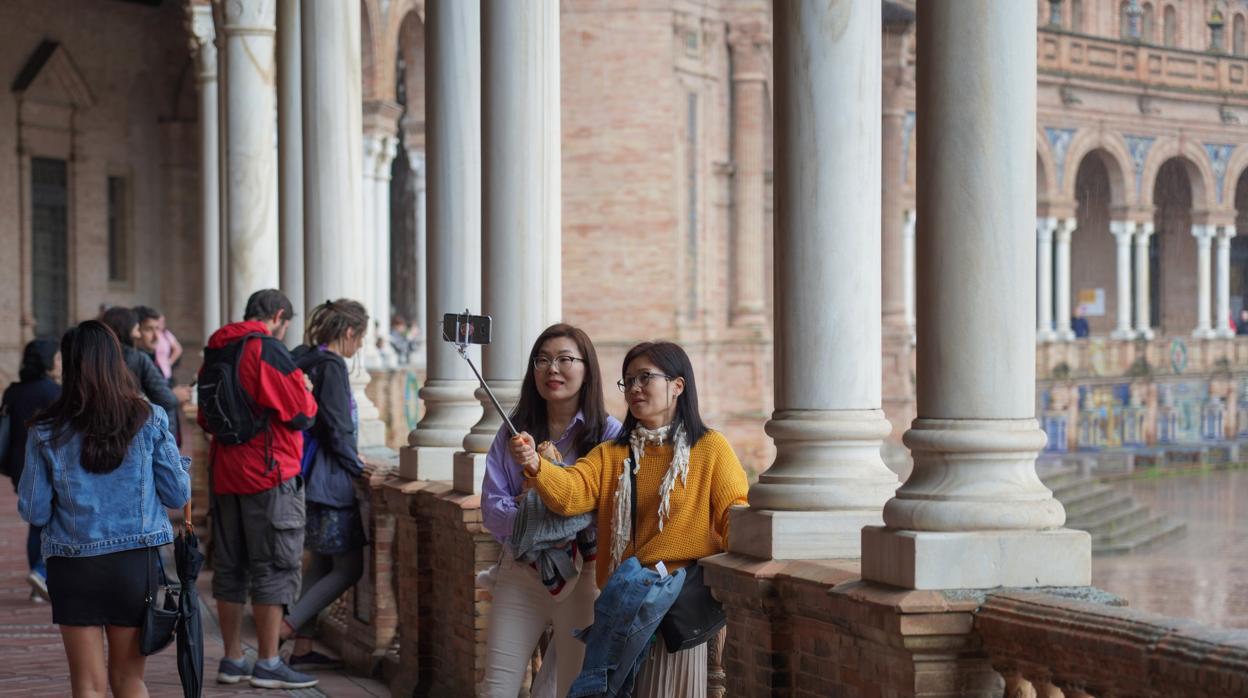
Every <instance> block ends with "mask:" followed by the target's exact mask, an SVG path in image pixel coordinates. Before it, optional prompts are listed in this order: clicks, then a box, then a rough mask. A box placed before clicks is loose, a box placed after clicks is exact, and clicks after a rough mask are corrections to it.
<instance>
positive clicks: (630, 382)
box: [615, 371, 672, 393]
mask: <svg viewBox="0 0 1248 698" xmlns="http://www.w3.org/2000/svg"><path fill="white" fill-rule="evenodd" d="M655 378H662V379H663V380H666V381H670V380H671V379H672V377H671V376H665V375H663V374H662V373H651V372H649V371H642V372H641V373H638V374H637V375H635V376H624V378H622V379H620V380H618V381H616V382H615V387H617V388H619V389H620V392H621V393H627V392H628V391H629V389H630V388H632V387H633V386H634V385H638V386H641V387H642V388H643V389H644V388H645V387H646V386H647V385H650V381H651V380H653V379H655Z"/></svg>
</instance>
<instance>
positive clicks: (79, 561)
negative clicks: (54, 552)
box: [48, 548, 159, 628]
mask: <svg viewBox="0 0 1248 698" xmlns="http://www.w3.org/2000/svg"><path fill="white" fill-rule="evenodd" d="M148 550H149V548H138V549H137V550H123V551H121V552H117V553H109V554H107V555H93V556H91V557H50V558H48V595H49V596H51V597H52V622H53V623H56V624H57V625H120V626H125V627H129V628H138V627H142V625H143V615H144V613H145V611H146V610H147V590H148V585H149V584H150V582H151V580H155V579H157V578H158V575H159V572H157V569H156V556H157V555H158V554H159V551H157V550H155V549H151V551H152V552H150V553H149V552H148Z"/></svg>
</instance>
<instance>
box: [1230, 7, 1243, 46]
mask: <svg viewBox="0 0 1248 698" xmlns="http://www.w3.org/2000/svg"><path fill="white" fill-rule="evenodd" d="M1231 52H1232V53H1234V54H1235V55H1236V56H1242V55H1244V16H1243V15H1241V14H1236V15H1235V21H1234V23H1233V24H1232V29H1231Z"/></svg>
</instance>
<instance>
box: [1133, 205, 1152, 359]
mask: <svg viewBox="0 0 1248 698" xmlns="http://www.w3.org/2000/svg"><path fill="white" fill-rule="evenodd" d="M1152 237H1153V223H1152V222H1151V221H1149V222H1145V223H1136V224H1135V336H1137V337H1139V338H1141V339H1152V338H1153V319H1152V308H1151V307H1150V306H1151V304H1152V298H1151V294H1152V285H1151V284H1150V283H1149V278H1148V277H1149V271H1150V266H1149V251H1150V248H1151V239H1152Z"/></svg>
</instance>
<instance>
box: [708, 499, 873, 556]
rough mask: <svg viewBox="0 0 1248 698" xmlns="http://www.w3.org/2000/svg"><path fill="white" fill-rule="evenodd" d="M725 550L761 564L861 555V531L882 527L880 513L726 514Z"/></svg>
mask: <svg viewBox="0 0 1248 698" xmlns="http://www.w3.org/2000/svg"><path fill="white" fill-rule="evenodd" d="M728 520H729V524H728V530H729V531H730V533H729V535H728V550H729V551H730V552H734V553H740V554H742V555H750V556H753V557H757V558H760V559H763V560H832V559H838V558H856V557H858V556H859V555H861V545H862V528H863V527H864V526H879V525H880V524H882V523H883V518H882V517H881V515H880V511H879V510H876V511H773V510H769V509H748V508H746V507H737V508H734V509H732V510H731V511H729V513H728Z"/></svg>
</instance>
